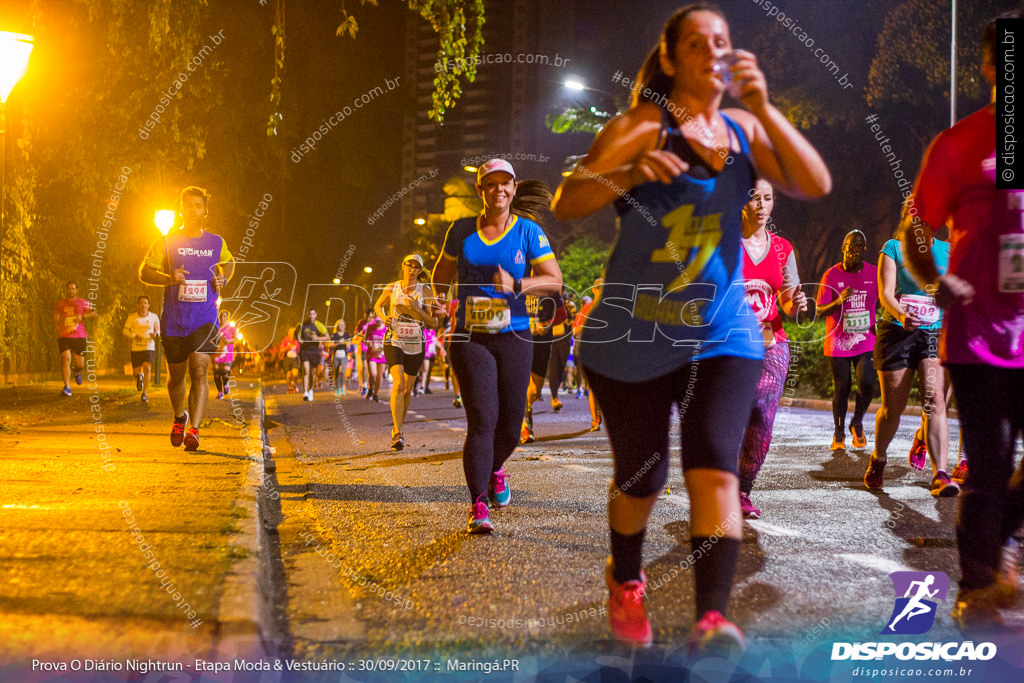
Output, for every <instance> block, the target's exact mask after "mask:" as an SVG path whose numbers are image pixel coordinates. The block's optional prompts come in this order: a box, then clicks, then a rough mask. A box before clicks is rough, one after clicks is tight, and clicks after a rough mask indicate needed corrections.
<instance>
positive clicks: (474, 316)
mask: <svg viewBox="0 0 1024 683" xmlns="http://www.w3.org/2000/svg"><path fill="white" fill-rule="evenodd" d="M511 324H512V311H511V309H509V307H508V301H506V300H505V299H491V298H489V297H484V296H471V297H469V298H468V299H466V329H468V330H469V331H470V332H485V333H487V334H497V333H498V332H502V331H503V330H505V329H506V328H507V327H508V326H509V325H511Z"/></svg>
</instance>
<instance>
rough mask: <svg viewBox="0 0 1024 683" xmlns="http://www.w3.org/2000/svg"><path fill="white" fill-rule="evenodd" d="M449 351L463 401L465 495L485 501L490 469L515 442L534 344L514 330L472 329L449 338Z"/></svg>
mask: <svg viewBox="0 0 1024 683" xmlns="http://www.w3.org/2000/svg"><path fill="white" fill-rule="evenodd" d="M449 357H450V358H451V363H452V369H453V370H455V374H456V375H457V376H458V378H459V389H460V391H461V393H462V400H463V401H464V404H465V406H466V422H467V423H468V424H467V430H466V443H465V445H464V446H463V448H462V466H463V469H464V470H465V472H466V484H467V486H469V496H470V498H471V499H472V501H473V502H479V501H485V502H486V500H487V485H488V483H489V482H490V478H491V474H492V473H494V472H497V471H498V470H500V469H501V468H502V466H503V465H504V464H505V461H506V460H508V458H509V456H511V455H512V451H513V450H515V447H516V445H518V443H519V428H520V426H521V425H522V422H523V413H524V412H525V411H526V388H527V386H529V384H530V364H531V362H532V360H533V344H531V343H530V340H529V339H522V338H520V337H519V336H517V335H516V334H514V333H504V334H472V335H470V338H469V340H468V341H454V340H453V341H452V345H451V351H450V355H449Z"/></svg>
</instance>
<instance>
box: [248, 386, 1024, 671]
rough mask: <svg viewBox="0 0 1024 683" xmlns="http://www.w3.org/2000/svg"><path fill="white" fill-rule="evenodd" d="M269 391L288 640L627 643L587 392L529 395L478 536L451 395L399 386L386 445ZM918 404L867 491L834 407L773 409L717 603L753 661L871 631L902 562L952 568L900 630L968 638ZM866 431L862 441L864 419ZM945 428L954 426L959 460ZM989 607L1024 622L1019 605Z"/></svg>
mask: <svg viewBox="0 0 1024 683" xmlns="http://www.w3.org/2000/svg"><path fill="white" fill-rule="evenodd" d="M382 393H386V392H383V391H382ZM266 396H267V410H268V414H269V416H270V418H271V419H273V420H274V421H276V422H277V423H278V424H279V425H280V426H278V427H276V428H273V429H271V431H270V440H271V443H272V445H273V447H274V448H275V450H276V453H275V456H274V461H275V464H276V468H277V470H276V480H274V481H272V482H271V485H272V486H276V487H278V489H279V490H280V493H281V510H280V518H279V524H278V526H277V531H278V534H279V539H280V549H279V552H280V558H281V562H280V572H281V577H280V578H281V580H282V581H281V584H282V585H283V586H286V587H287V588H286V590H283V591H282V594H281V595H280V600H279V606H280V614H279V622H280V623H279V627H280V631H281V632H282V635H283V637H284V640H285V644H284V647H285V648H286V649H288V650H290V654H292V655H293V656H295V657H297V658H300V659H302V658H305V659H310V660H323V659H332V660H337V661H344V662H348V663H349V665H350V666H349V671H352V668H353V667H355V666H357V665H359V661H361V658H364V657H371V656H373V657H383V658H389V659H390V660H395V659H398V658H401V657H416V656H418V657H421V658H423V660H422V661H424V662H426V661H427V660H428V659H429V660H430V662H431V663H429V664H424V665H423V666H428V667H436V666H439V665H438V664H437V663H436V662H437V661H447V660H448V659H450V658H452V657H459V658H461V659H462V660H471V661H472V660H475V661H484V660H493V659H495V658H498V659H499V660H500V659H504V658H509V657H512V658H514V659H516V660H517V663H518V665H519V667H520V670H526V671H530V672H536V671H552V670H553V669H552V667H554V668H555V669H557V668H558V666H560V664H559V663H560V662H563V663H564V662H565V661H567V660H568V659H571V657H570V656H569V655H570V653H574V652H575V653H577V655H578V653H581V652H585V653H587V654H586V655H585V658H586V657H591V658H592V653H595V652H598V653H599V652H611V653H620V654H621V649H618V648H617V647H616V646H614V645H612V644H610V643H609V642H608V639H609V638H610V635H609V631H608V625H607V617H606V615H605V614H603V611H602V610H603V609H604V604H605V601H606V599H607V589H606V588H605V585H604V576H603V571H604V562H605V558H606V557H607V555H608V552H609V551H608V531H607V523H606V519H605V507H606V504H605V499H606V491H607V485H608V481H609V478H610V476H611V462H612V461H611V453H610V447H609V444H608V439H607V435H606V434H605V433H604V432H603V431H601V432H597V433H589V432H587V431H586V430H587V428H588V426H589V423H590V418H589V413H588V412H587V407H586V401H585V400H575V399H574V398H572V396H568V397H566V396H563V397H562V399H563V401H564V403H565V408H564V409H563V410H562V411H561V412H559V413H557V414H556V413H553V412H552V410H551V408H550V406H549V405H548V403H547V396H546V395H545V400H544V401H543V403H538V404H537V406H538V408H537V409H536V410H535V415H536V418H535V419H536V432H537V435H538V437H539V440H538V442H537V443H534V444H530V445H526V446H521V447H519V448H518V449H517V450H516V452H515V454H514V455H513V457H512V459H511V460H510V462H509V464H508V465H506V471H507V472H508V473H509V475H510V479H509V482H510V486H511V488H512V505H511V506H510V507H508V508H506V509H504V510H500V511H496V512H493V513H492V520H493V522H494V523H495V526H496V532H495V533H494V534H493V535H491V536H489V537H477V536H468V535H467V534H466V533H465V531H464V529H465V522H466V515H467V512H468V508H469V505H468V503H469V499H468V493H467V491H466V488H465V484H464V477H463V471H462V462H461V446H462V440H463V438H464V436H465V431H464V430H465V414H464V412H463V410H461V409H457V408H454V407H453V406H452V394H451V392H445V391H439V392H437V393H435V394H434V395H431V396H417V397H415V398H414V400H413V404H412V408H411V409H410V415H409V419H408V424H407V425H406V428H405V435H406V440H407V443H408V446H407V448H406V449H405V450H404V451H402V452H400V453H395V452H392V451H391V450H390V447H389V446H390V435H389V428H390V416H389V412H388V407H387V404H386V403H381V404H374V403H369V402H367V401H366V400H364V399H361V398H360V397H359V396H358V395H352V394H350V395H348V396H344V397H340V398H338V399H335V397H334V396H333V395H331V394H330V393H328V392H327V391H326V390H325V391H323V392H320V393H318V394H317V398H316V400H315V401H314V402H313V403H311V404H310V403H305V402H303V401H302V398H301V395H286V394H285V393H284V389H283V387H282V386H281V385H280V384H276V385H275V384H273V383H268V384H267V387H266ZM917 423H918V418H914V417H904V424H903V425H902V426H901V429H900V432H899V434H898V435H897V437H896V440H895V441H894V443H893V446H892V447H891V449H890V460H889V462H890V464H889V466H888V468H887V471H886V487H885V490H884V492H883V493H871V492H869V491H867V490H865V488H864V486H863V484H862V477H863V474H864V470H865V467H866V465H867V461H868V458H869V456H870V450H865V451H853V450H849V451H838V452H834V453H833V452H830V451H829V443H830V439H831V415H830V414H828V413H825V412H818V411H811V410H801V409H792V410H790V411H788V412H786V411H780V414H779V416H778V419H777V421H776V427H775V438H774V442H773V444H772V448H771V451H770V453H769V455H768V460H767V463H766V465H765V467H764V469H763V470H762V471H761V475H760V477H759V479H758V481H757V484H756V486H755V489H754V494H753V499H754V501H755V503H756V504H757V505H758V506H760V508H761V510H762V512H763V517H762V519H761V520H757V521H748V522H747V523H746V526H745V533H744V538H743V543H742V547H741V552H740V560H739V566H738V571H737V574H736V581H735V588H734V590H733V593H732V598H731V603H730V612H729V617H730V619H731V620H733V621H735V622H736V623H737V624H739V625H740V626H741V627H742V628H743V630H744V632H745V634H746V636H747V638H748V641H749V643H750V649H749V653H748V656H747V657H748V659H747V660H744V661H745V662H746V663H747V664H748V665H749V667H750V668H748V670H752V671H757V670H759V668H761V664H760V662H762V661H763V660H764V658H768V660H767V663H765V664H764V666H766V667H768V668H769V669H770V668H771V667H772V666H774V667H776V669H777V668H778V667H780V666H781V667H783V668H785V667H787V666H789V667H793V666H796V667H797V668H799V667H801V666H802V667H804V669H803V670H804V671H805V672H806V670H807V667H809V666H811V667H813V666H819V665H820V666H826V667H827V665H828V662H821V661H820V660H821V659H822V657H824V659H826V660H827V658H828V649H829V648H830V647H831V643H832V642H834V641H838V640H847V641H853V640H860V641H872V640H878V639H879V636H878V634H879V631H880V630H881V629H882V628H883V627H884V626H885V623H886V620H887V619H888V617H889V616H890V612H891V611H892V608H893V598H894V595H893V585H892V582H891V580H890V579H889V577H888V574H889V573H890V572H893V571H898V570H918V571H925V570H929V571H943V572H946V573H947V574H948V575H949V578H950V595H949V596H948V597H947V598H946V600H945V601H944V602H940V604H939V606H938V613H937V617H936V621H935V625H934V627H933V628H932V629H931V631H930V632H929V633H928V634H927V635H926V636H918V637H916V638H917V639H922V638H927V639H929V640H934V641H945V640H963V636H962V635H961V634H960V633H959V631H958V630H957V629H956V628H955V626H954V624H953V622H952V620H951V618H950V616H949V610H950V608H951V607H952V599H953V594H954V592H955V582H956V580H957V578H958V566H957V557H956V545H955V540H954V533H953V532H954V523H955V518H956V509H957V501H956V499H935V498H933V497H932V496H931V495H930V493H929V488H928V486H929V482H930V474H929V473H928V471H927V470H926V471H925V472H916V471H914V470H911V469H910V467H909V466H908V464H907V462H906V459H905V456H903V455H900V454H902V453H905V452H906V451H907V450H908V449H909V446H910V441H911V438H912V433H913V430H914V429H915V428H916V425H917ZM867 431H868V439H869V448H870V446H871V437H872V433H873V431H874V430H873V425H872V426H869V427H868V429H867ZM951 432H952V433H953V434H954V435H955V434H956V424H955V421H954V422H953V424H952V426H951ZM955 446H956V442H955V436H954V441H953V449H952V450H953V452H954V455H953V456H952V457H953V458H954V462H955ZM677 450H678V445H677V446H676V447H675V450H674V453H675V452H677ZM682 484H683V482H682V474H681V470H680V468H679V465H678V458H675V459H674V460H673V466H672V470H671V474H670V478H669V489H668V490H667V491H666V492H665V493H664V494H663V495H662V496H661V500H660V501H659V504H658V505H657V507H656V508H655V511H654V515H653V516H652V518H651V522H650V525H649V527H648V532H647V540H646V544H645V549H644V567H645V571H646V573H647V575H648V577H650V578H651V580H652V583H653V582H654V580H655V579H656V577H663V580H662V582H661V585H660V586H659V587H658V588H657V589H655V590H651V591H650V592H649V595H648V613H649V616H650V619H651V621H652V624H653V627H654V633H655V640H656V647H655V652H658V653H661V654H660V655H658V656H663V657H666V658H671V656H672V653H674V652H677V651H678V650H679V648H680V647H681V646H682V645H683V644H684V643H685V638H686V634H687V633H688V631H689V630H690V629H691V627H692V626H693V622H694V618H695V617H694V613H693V610H694V607H693V577H692V571H690V570H688V569H686V566H687V557H688V556H689V554H690V552H691V548H690V542H689V527H688V522H687V520H688V517H689V510H688V507H689V503H688V499H687V496H686V494H685V489H684V487H683V485H682ZM1004 616H1005V617H1006V618H1007V621H1008V622H1009V623H1010V624H1011V625H1012V626H1014V627H1015V628H1016V629H1017V630H1019V631H1021V632H1024V610H1022V609H1019V608H1018V609H1016V610H1011V611H1007V612H1005V614H1004ZM822 653H824V654H822ZM622 656H626V655H622ZM629 656H632V655H629ZM438 658H440V659H438ZM750 658H753V659H752V660H751V659H750ZM588 661H589V660H588ZM595 661H596V660H595ZM750 662H753V664H750ZM816 662H817V663H816ZM428 670H429V669H428ZM506 671H507V669H506ZM823 671H825V670H823ZM479 675H480V674H474V675H473V676H479ZM337 676H338V675H337V674H336V673H335V674H332V678H331V680H338V677H337ZM407 676H408V680H418V679H417V677H416V675H415V674H407ZM820 676H821V677H822V678H821V679H822V680H824V679H825V678H827V677H828V674H827V671H825V672H824V673H821V674H820ZM473 679H474V680H475V678H473ZM513 679H516V680H518V679H517V678H516V677H515V676H514V675H511V677H510V679H509V680H513ZM303 680H307V679H306V678H304V679H303ZM342 680H347V679H342ZM353 680H375V679H372V678H359V677H356V678H353ZM432 680H433V679H432ZM451 680H467V679H465V678H452V679H451ZM487 680H497V679H495V678H494V677H493V676H492V677H490V678H488V679H487ZM552 680H555V679H552Z"/></svg>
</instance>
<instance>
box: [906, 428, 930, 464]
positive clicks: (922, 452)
mask: <svg viewBox="0 0 1024 683" xmlns="http://www.w3.org/2000/svg"><path fill="white" fill-rule="evenodd" d="M908 459H909V460H910V466H911V467H913V468H914V469H915V470H923V469H924V466H925V464H926V463H927V462H928V446H927V444H925V442H924V441H923V440H922V439H919V438H917V432H914V443H913V445H912V446H911V447H910V456H909V458H908Z"/></svg>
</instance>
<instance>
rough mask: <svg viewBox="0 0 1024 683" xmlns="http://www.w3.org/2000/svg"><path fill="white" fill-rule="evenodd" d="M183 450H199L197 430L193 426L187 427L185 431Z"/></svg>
mask: <svg viewBox="0 0 1024 683" xmlns="http://www.w3.org/2000/svg"><path fill="white" fill-rule="evenodd" d="M185 450H186V451H198V450H199V430H198V429H196V428H195V427H191V428H189V430H188V432H186V433H185Z"/></svg>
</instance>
